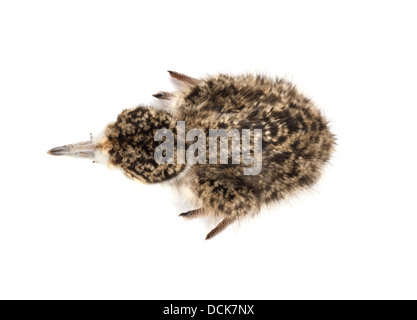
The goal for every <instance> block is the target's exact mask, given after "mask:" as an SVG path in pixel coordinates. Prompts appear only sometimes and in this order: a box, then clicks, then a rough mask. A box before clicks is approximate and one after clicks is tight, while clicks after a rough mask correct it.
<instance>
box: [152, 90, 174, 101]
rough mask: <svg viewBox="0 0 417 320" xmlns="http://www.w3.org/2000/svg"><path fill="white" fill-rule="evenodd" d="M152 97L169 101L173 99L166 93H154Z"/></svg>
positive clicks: (169, 93) (170, 94) (171, 95)
mask: <svg viewBox="0 0 417 320" xmlns="http://www.w3.org/2000/svg"><path fill="white" fill-rule="evenodd" d="M152 96H154V97H155V98H157V99H162V100H171V99H172V98H173V97H174V94H173V93H171V92H167V91H159V92H158V93H155V94H153V95H152Z"/></svg>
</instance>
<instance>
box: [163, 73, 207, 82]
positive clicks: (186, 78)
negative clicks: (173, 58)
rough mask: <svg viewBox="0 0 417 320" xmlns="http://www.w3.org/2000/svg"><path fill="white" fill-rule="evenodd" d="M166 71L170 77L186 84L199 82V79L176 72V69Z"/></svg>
mask: <svg viewBox="0 0 417 320" xmlns="http://www.w3.org/2000/svg"><path fill="white" fill-rule="evenodd" d="M168 72H169V75H170V76H171V77H172V78H174V79H177V80H179V81H181V82H184V83H186V84H191V85H195V84H198V83H199V82H200V80H198V79H194V78H191V77H189V76H186V75H185V74H182V73H179V72H176V71H168Z"/></svg>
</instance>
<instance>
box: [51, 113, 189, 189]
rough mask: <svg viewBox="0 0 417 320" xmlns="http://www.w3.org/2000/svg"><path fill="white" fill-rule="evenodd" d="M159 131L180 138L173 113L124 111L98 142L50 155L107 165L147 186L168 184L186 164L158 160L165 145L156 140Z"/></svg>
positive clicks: (69, 147)
mask: <svg viewBox="0 0 417 320" xmlns="http://www.w3.org/2000/svg"><path fill="white" fill-rule="evenodd" d="M159 129H168V130H170V131H171V132H172V133H173V134H174V136H175V137H176V123H175V121H174V119H173V117H172V116H171V115H170V114H169V113H167V112H165V111H162V110H157V109H153V108H149V107H145V106H139V107H136V108H133V109H127V110H124V111H123V112H122V113H121V114H119V116H118V117H117V120H116V122H114V123H111V124H109V125H108V126H107V127H106V128H105V129H104V131H103V133H102V134H100V135H99V136H98V137H97V138H94V139H90V141H85V142H81V143H75V144H69V145H65V146H62V147H57V148H53V149H51V150H49V151H48V154H51V155H58V156H72V157H76V158H86V159H92V160H95V161H97V162H100V163H107V164H108V165H109V166H113V167H117V168H120V169H121V170H122V171H123V172H124V173H125V174H126V175H127V176H128V177H130V178H132V179H135V180H138V181H141V182H144V183H158V182H163V181H168V180H170V179H172V178H174V177H176V176H178V175H179V174H180V173H181V172H182V171H183V170H184V169H185V164H178V163H177V161H174V163H173V164H168V163H162V164H160V163H158V162H157V161H156V160H155V157H154V152H155V149H156V148H157V147H158V145H159V144H161V142H160V141H155V139H154V137H155V133H156V132H157V131H158V130H159ZM174 154H176V153H174Z"/></svg>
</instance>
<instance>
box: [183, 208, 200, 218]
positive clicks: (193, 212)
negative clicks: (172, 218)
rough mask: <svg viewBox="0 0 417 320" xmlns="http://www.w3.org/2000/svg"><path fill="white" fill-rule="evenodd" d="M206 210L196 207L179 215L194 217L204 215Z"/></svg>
mask: <svg viewBox="0 0 417 320" xmlns="http://www.w3.org/2000/svg"><path fill="white" fill-rule="evenodd" d="M206 214H207V213H206V210H204V208H199V209H194V210H190V211H187V212H183V213H181V214H180V215H179V216H180V217H183V218H186V219H193V218H197V217H204V216H205V215H206Z"/></svg>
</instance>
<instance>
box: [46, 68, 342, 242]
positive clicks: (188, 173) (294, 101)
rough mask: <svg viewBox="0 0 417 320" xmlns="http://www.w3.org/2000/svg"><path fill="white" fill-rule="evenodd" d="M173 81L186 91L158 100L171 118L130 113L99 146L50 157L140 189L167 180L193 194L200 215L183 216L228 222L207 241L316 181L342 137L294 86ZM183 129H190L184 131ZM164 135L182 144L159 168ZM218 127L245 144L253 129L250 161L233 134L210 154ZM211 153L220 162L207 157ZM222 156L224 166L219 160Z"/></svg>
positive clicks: (252, 78) (148, 110) (250, 79)
mask: <svg viewBox="0 0 417 320" xmlns="http://www.w3.org/2000/svg"><path fill="white" fill-rule="evenodd" d="M169 74H170V76H171V77H173V78H175V79H177V80H178V81H179V82H180V83H181V84H182V85H181V86H180V89H179V90H178V91H175V92H163V91H162V92H158V93H156V94H154V95H153V96H154V97H156V98H158V99H160V100H162V101H165V102H167V105H168V107H169V109H168V111H165V110H160V109H155V108H152V107H150V106H144V105H140V106H138V107H136V108H132V109H127V110H124V111H123V112H122V113H121V114H120V115H119V116H118V117H117V120H116V122H114V123H111V124H109V125H108V126H107V127H106V128H105V130H104V132H103V133H102V134H101V135H99V136H98V137H97V138H94V139H90V141H86V142H82V143H76V144H70V145H66V146H62V147H58V148H54V149H51V150H50V151H48V153H49V154H51V155H67V156H73V157H80V158H87V159H93V160H95V161H97V162H101V163H107V164H108V165H109V166H114V167H117V168H120V169H121V170H122V171H123V172H124V173H125V175H126V176H128V177H130V178H132V179H135V180H138V181H140V182H143V183H163V182H169V183H172V184H174V185H176V186H181V187H186V188H187V189H188V192H187V194H190V195H191V196H190V200H191V201H192V203H193V204H194V205H195V207H196V209H194V210H191V211H188V212H184V213H181V214H180V216H182V217H184V218H186V219H191V218H195V217H201V216H205V215H211V216H215V217H218V218H220V219H221V222H220V223H219V224H218V225H217V226H216V227H215V228H214V229H213V230H211V231H210V232H209V233H208V234H207V236H206V239H210V238H212V237H214V236H215V235H217V234H218V233H220V232H221V231H222V230H224V229H225V228H226V227H227V226H229V225H230V224H231V223H233V222H234V221H236V220H238V219H240V218H243V217H245V216H248V215H252V214H256V213H257V212H259V210H260V208H261V207H262V206H264V205H267V204H271V203H274V202H277V201H279V200H281V199H284V198H286V197H288V196H290V195H291V194H293V193H294V192H296V191H297V190H301V189H303V188H307V187H310V186H312V185H313V184H314V183H315V182H316V181H317V180H318V178H319V177H320V174H321V171H322V168H323V165H324V164H325V163H326V162H327V161H328V160H329V158H330V156H331V154H332V151H333V149H334V144H335V137H334V135H333V134H332V133H331V132H330V130H329V126H328V123H327V121H326V119H325V118H324V116H323V115H322V114H321V112H320V111H319V110H318V109H317V107H316V106H315V105H314V103H313V102H312V101H311V100H310V99H308V98H307V97H305V96H304V95H302V94H301V93H300V92H299V91H298V90H297V89H296V88H295V87H294V86H293V85H292V84H291V83H289V82H288V81H285V80H283V79H270V78H268V77H265V76H261V75H241V76H231V75H227V74H220V75H216V76H208V77H206V78H204V79H194V78H192V77H189V76H186V75H183V74H180V73H178V72H174V71H169ZM179 123H181V124H183V128H181V130H180V127H179V126H178V124H179ZM160 129H164V130H167V131H169V132H170V133H171V137H173V138H174V139H177V140H176V141H177V143H175V144H174V145H173V150H172V151H173V153H172V154H171V158H170V160H171V161H165V162H164V161H162V162H161V161H158V159H157V157H156V150H158V148H160V147H161V144H163V143H164V142H165V141H166V140H167V138H168V137H169V135H166V136H164V137H165V140H164V139H156V134H157V132H158V130H160ZM192 129H198V130H199V131H198V132H199V134H198V135H196V134H194V135H193V134H191V137H192V138H194V140H192V139H191V141H190V139H188V138H189V136H188V134H187V138H186V139H185V140H184V132H182V131H184V130H185V132H187V131H188V132H190V130H192ZM221 129H224V130H225V131H226V132H230V131H233V130H235V131H236V130H237V132H238V133H242V136H241V137H238V140H237V142H238V143H240V144H243V142H244V136H243V131H244V130H245V129H246V130H248V129H249V130H251V131H250V132H251V133H250V135H249V137H250V138H249V139H250V143H249V155H250V157H252V163H248V162H245V161H242V159H243V155H242V154H240V155H239V157H238V158H237V160H240V161H235V160H236V158H235V159H234V158H233V153H232V152H231V149H233V142H234V141H233V139H234V137H232V136H231V135H227V137H226V146H227V148H226V152H225V153H224V152H223V153H222V150H220V149H221V148H220V146H219V145H217V141H218V140H217V137H216V139H215V142H216V145H215V146H214V149H213V146H212V143H211V144H210V142H213V140H210V134H211V132H212V131H213V130H221ZM255 130H258V132H259V131H260V132H261V136H260V138H261V145H260V149H259V150H260V151H261V152H260V153H256V152H255V151H256V150H255V147H256V145H255V142H254V132H255ZM180 131H181V132H180ZM180 136H181V137H180ZM196 138H197V140H199V139H200V138H201V140H203V142H204V143H203V144H201V145H202V148H199V149H191V146H192V143H193V142H195V141H196ZM220 140H221V138H220ZM161 141H162V142H161ZM181 144H183V145H184V146H185V148H186V149H187V148H190V149H191V153H188V151H187V155H189V154H192V155H195V153H198V159H199V161H197V162H196V161H194V162H193V163H189V162H184V161H181V157H180V152H179V151H180V146H181ZM241 149H243V148H241V146H238V150H241ZM213 150H214V151H219V152H217V153H216V152H214V151H213ZM167 151H168V149H166V150H164V152H165V154H164V153H163V155H165V156H166V154H167ZM211 151H213V152H214V154H215V160H217V161H215V162H213V161H212V160H213V159H212V158H210V155H211V154H210V152H211ZM223 151H224V150H223ZM224 154H226V157H225V158H226V160H225V161H224V159H223V161H218V160H219V157H222V155H224ZM165 160H166V159H165ZM255 161H260V163H261V167H260V168H258V170H257V171H255V173H253V174H245V169H248V168H250V167H251V166H252V167H253V166H254V165H255Z"/></svg>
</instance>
